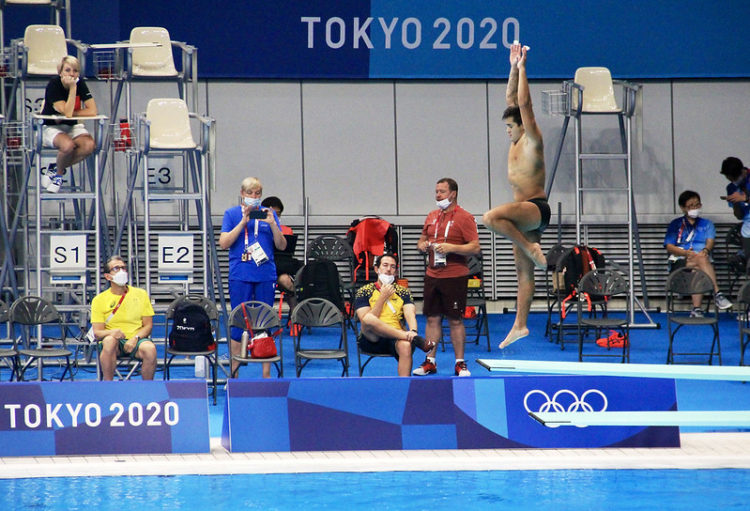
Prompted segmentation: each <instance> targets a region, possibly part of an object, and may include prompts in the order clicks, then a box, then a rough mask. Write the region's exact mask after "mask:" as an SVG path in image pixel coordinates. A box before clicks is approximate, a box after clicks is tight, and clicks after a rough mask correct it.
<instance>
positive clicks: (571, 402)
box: [523, 389, 609, 427]
mask: <svg viewBox="0 0 750 511" xmlns="http://www.w3.org/2000/svg"><path fill="white" fill-rule="evenodd" d="M536 395H539V396H541V398H542V399H543V402H542V403H541V404H540V405H539V409H538V410H536V412H541V413H544V412H557V413H562V412H594V411H596V412H603V411H605V410H606V409H607V405H608V404H609V402H608V401H607V396H605V395H604V393H603V392H602V391H601V390H598V389H589V390H587V391H586V392H584V393H583V394H582V395H581V397H580V398H579V397H578V394H576V393H575V392H573V391H572V390H569V389H560V390H558V391H557V392H555V393H554V394H553V395H552V397H551V398H550V396H549V394H547V393H546V392H544V391H543V390H539V389H535V390H530V391H529V392H527V393H526V395H525V396H524V398H523V407H524V408H525V409H526V412H527V413H531V411H532V410H531V408H530V407H529V398H531V397H532V396H536ZM591 396H599V398H600V400H601V403H600V406H597V408H600V409H598V410H594V405H596V404H598V403H596V400H595V401H594V402H593V404H592V403H590V402H589V401H588V400H587V399H589V398H590V397H591ZM550 426H551V425H550ZM554 427H557V426H554ZM580 427H586V426H580Z"/></svg>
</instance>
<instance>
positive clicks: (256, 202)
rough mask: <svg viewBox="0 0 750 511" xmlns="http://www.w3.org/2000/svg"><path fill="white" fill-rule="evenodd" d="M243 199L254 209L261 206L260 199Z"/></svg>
mask: <svg viewBox="0 0 750 511" xmlns="http://www.w3.org/2000/svg"><path fill="white" fill-rule="evenodd" d="M242 201H243V202H244V203H245V206H250V207H251V208H253V209H258V208H259V207H260V199H255V198H253V197H244V198H243V199H242Z"/></svg>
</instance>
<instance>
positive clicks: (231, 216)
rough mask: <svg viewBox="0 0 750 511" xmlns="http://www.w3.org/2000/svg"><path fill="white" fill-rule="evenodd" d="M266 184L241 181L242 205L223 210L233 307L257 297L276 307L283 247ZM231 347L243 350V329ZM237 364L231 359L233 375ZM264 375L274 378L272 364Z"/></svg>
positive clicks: (251, 179)
mask: <svg viewBox="0 0 750 511" xmlns="http://www.w3.org/2000/svg"><path fill="white" fill-rule="evenodd" d="M262 196H263V185H262V184H261V183H260V181H259V180H258V179H257V178H255V177H247V178H245V179H243V180H242V184H241V186H240V197H241V200H242V202H241V204H240V205H239V206H233V207H231V208H229V209H227V210H226V211H225V212H224V220H223V222H222V224H221V234H220V235H219V247H221V248H222V249H224V250H227V249H228V250H229V299H230V301H231V304H232V309H234V308H235V307H237V306H238V305H240V304H241V303H242V302H246V301H249V300H257V301H259V302H264V303H267V304H268V305H270V306H273V302H274V299H275V294H276V264H275V262H274V257H273V252H274V248H276V249H277V250H284V249H285V248H286V238H284V235H283V234H282V233H281V222H279V218H278V217H277V216H276V213H275V212H274V211H273V210H272V209H270V208H261V206H260V202H261V197H262ZM230 337H231V338H232V340H231V341H230V350H231V353H232V354H233V355H237V354H239V352H240V347H241V338H242V329H240V328H232V329H231V333H230ZM237 365H238V363H237V362H236V361H234V360H232V368H231V370H232V374H234V372H235V370H236V369H237ZM263 377H264V378H270V377H271V364H270V363H264V364H263Z"/></svg>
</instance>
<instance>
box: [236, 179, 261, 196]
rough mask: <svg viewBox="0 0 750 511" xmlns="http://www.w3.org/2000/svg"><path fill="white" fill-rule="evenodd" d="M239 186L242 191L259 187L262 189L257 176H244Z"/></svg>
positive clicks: (250, 190)
mask: <svg viewBox="0 0 750 511" xmlns="http://www.w3.org/2000/svg"><path fill="white" fill-rule="evenodd" d="M240 188H241V189H242V191H243V192H245V193H249V192H252V191H253V190H255V189H257V188H260V189H261V190H263V185H262V184H261V182H260V180H259V179H258V178H257V177H246V178H245V179H243V180H242V184H241V185H240Z"/></svg>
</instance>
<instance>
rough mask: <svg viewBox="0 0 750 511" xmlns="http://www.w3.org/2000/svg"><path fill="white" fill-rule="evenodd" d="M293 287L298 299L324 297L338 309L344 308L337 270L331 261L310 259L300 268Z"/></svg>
mask: <svg viewBox="0 0 750 511" xmlns="http://www.w3.org/2000/svg"><path fill="white" fill-rule="evenodd" d="M294 287H295V289H296V294H297V299H298V300H299V301H302V300H305V299H307V298H325V299H326V300H330V301H331V302H333V303H334V305H336V307H338V308H339V310H341V311H343V310H344V299H343V297H342V296H341V284H340V280H339V270H338V268H337V267H336V263H334V262H333V261H329V260H327V259H321V260H314V261H310V262H309V263H307V264H306V265H305V266H303V267H302V269H301V270H300V274H299V278H297V280H296V281H295V283H294Z"/></svg>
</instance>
